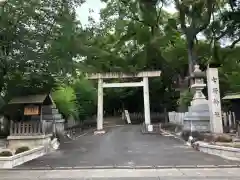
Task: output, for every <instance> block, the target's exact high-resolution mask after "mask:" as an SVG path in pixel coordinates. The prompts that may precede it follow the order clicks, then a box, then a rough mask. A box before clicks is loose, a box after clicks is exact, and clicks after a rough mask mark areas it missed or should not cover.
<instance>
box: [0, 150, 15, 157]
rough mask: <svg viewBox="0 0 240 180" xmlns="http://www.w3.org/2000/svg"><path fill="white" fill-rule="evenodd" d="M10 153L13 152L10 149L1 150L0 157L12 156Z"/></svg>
mask: <svg viewBox="0 0 240 180" xmlns="http://www.w3.org/2000/svg"><path fill="white" fill-rule="evenodd" d="M12 155H13V154H12V152H10V151H2V152H0V156H2V157H9V156H12Z"/></svg>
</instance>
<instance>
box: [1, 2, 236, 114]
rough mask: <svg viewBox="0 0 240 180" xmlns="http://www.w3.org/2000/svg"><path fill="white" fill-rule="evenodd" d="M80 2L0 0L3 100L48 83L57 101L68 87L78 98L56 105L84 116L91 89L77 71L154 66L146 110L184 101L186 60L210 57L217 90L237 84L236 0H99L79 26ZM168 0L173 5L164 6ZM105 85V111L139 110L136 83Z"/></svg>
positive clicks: (39, 89) (188, 65) (171, 107)
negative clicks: (158, 72)
mask: <svg viewBox="0 0 240 180" xmlns="http://www.w3.org/2000/svg"><path fill="white" fill-rule="evenodd" d="M87 2H88V1H86V2H85V1H83V0H82V1H79V0H57V1H52V0H32V1H27V0H19V1H15V0H8V1H5V2H1V4H0V27H1V28H0V45H1V49H0V92H1V96H2V98H3V99H4V100H5V101H8V100H9V99H10V98H12V97H13V96H17V95H24V94H34V93H42V92H52V91H54V94H55V96H56V99H58V100H59V102H63V100H62V99H61V98H60V97H59V96H61V94H62V93H64V92H68V93H69V96H68V97H69V98H65V100H66V99H69V101H70V100H71V101H72V98H73V99H74V101H75V102H77V103H75V104H74V105H73V104H70V105H69V106H71V107H70V108H68V109H66V107H63V108H62V111H64V112H65V114H69V113H71V112H74V113H76V112H77V113H78V116H79V117H80V116H81V118H85V115H87V114H94V109H95V108H94V107H95V104H96V103H95V102H96V89H95V85H94V82H93V83H90V84H89V82H87V80H86V79H84V78H83V77H82V74H83V73H85V72H89V73H91V72H125V73H136V72H139V71H145V70H161V71H162V76H161V77H160V78H153V79H152V80H151V81H150V95H151V99H150V101H151V110H152V111H158V112H161V111H163V110H164V108H165V109H167V110H175V109H176V108H177V107H178V106H179V102H184V103H185V102H186V101H185V100H183V99H180V100H179V98H180V94H188V93H180V92H183V91H186V88H187V86H186V81H185V79H187V78H186V77H188V76H189V73H191V72H192V67H193V64H195V63H198V64H200V65H201V67H202V68H203V69H206V67H207V64H208V63H209V62H210V61H216V62H218V63H219V64H220V65H221V66H220V68H219V72H220V86H221V95H224V93H226V92H227V91H233V92H237V91H240V61H239V53H240V52H239V46H238V42H239V41H240V34H239V33H240V31H239V29H240V21H239V19H240V12H239V10H240V2H239V1H238V0H213V1H208V0H172V1H166V0H151V1H149V0H128V1H127V0H102V2H103V3H105V4H106V6H105V7H104V8H103V9H101V12H100V20H99V22H94V19H93V18H92V17H89V24H88V26H87V27H83V26H82V25H81V22H80V20H79V19H77V15H76V14H77V12H76V7H78V6H81V5H82V4H83V3H87ZM169 4H172V5H174V6H175V8H176V13H174V14H172V13H169V12H168V11H166V8H164V7H167V6H168V5H169ZM79 15H80V16H81V12H79ZM223 42H228V43H227V44H226V43H225V44H224V43H223ZM117 81H119V82H120V81H122V80H120V79H119V80H117ZM84 87H85V88H84ZM105 92H106V93H105V95H106V101H105V106H106V107H105V109H106V111H109V112H113V111H116V110H120V109H122V108H123V107H124V108H127V109H130V110H131V111H142V110H143V105H142V101H143V98H142V90H141V89H132V88H131V89H128V88H122V89H111V90H106V91H105ZM71 94H74V95H73V96H72V95H71ZM187 96H189V94H188V95H187ZM181 98H184V97H181ZM188 99H189V97H188ZM136 101H137V102H136ZM88 102H91V104H92V106H89V105H88ZM64 104H65V105H66V104H67V103H64ZM136 104H137V105H136ZM60 106H61V105H60ZM72 106H77V109H76V108H74V107H72Z"/></svg>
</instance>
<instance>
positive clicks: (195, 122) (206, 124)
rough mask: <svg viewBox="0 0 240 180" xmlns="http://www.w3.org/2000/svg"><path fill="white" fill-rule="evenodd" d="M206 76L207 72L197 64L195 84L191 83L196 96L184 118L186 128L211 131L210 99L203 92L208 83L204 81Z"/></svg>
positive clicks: (193, 75)
mask: <svg viewBox="0 0 240 180" xmlns="http://www.w3.org/2000/svg"><path fill="white" fill-rule="evenodd" d="M205 76H206V75H205V73H204V72H202V71H201V70H200V68H199V65H195V66H194V72H193V74H192V78H193V84H192V85H191V90H192V92H193V93H194V96H193V99H192V101H191V105H190V106H189V107H188V112H187V113H186V116H185V118H184V122H183V129H184V130H190V131H199V132H209V131H210V113H209V106H208V101H207V100H206V97H205V96H204V94H203V93H202V90H203V89H204V88H205V87H206V84H205V83H204V78H205Z"/></svg>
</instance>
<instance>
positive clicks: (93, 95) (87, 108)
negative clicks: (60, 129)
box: [72, 78, 97, 120]
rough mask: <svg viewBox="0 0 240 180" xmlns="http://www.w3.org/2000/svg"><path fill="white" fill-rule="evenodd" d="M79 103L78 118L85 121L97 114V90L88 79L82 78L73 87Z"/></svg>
mask: <svg viewBox="0 0 240 180" xmlns="http://www.w3.org/2000/svg"><path fill="white" fill-rule="evenodd" d="M72 87H73V89H74V91H75V94H76V101H77V105H78V107H77V109H78V117H79V119H80V120H85V119H86V118H87V117H88V116H91V115H93V114H94V113H95V112H96V102H97V90H96V89H95V88H94V86H93V84H92V83H91V82H90V81H88V80H87V79H84V78H80V79H78V80H76V81H75V82H74V83H73V85H72Z"/></svg>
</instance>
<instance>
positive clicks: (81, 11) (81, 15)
mask: <svg viewBox="0 0 240 180" xmlns="http://www.w3.org/2000/svg"><path fill="white" fill-rule="evenodd" d="M104 7H105V4H104V3H102V2H101V1H100V0H87V2H86V3H84V4H83V5H82V6H81V7H78V8H77V16H78V19H79V20H80V21H81V23H82V25H83V26H85V25H87V24H88V16H89V15H90V13H89V9H92V10H93V12H92V13H91V15H92V17H93V19H94V20H95V21H96V22H98V21H99V19H100V15H99V13H100V10H101V8H104ZM164 9H166V10H167V11H169V12H175V11H176V10H175V8H174V7H173V6H172V5H171V6H168V7H165V8H164Z"/></svg>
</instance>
